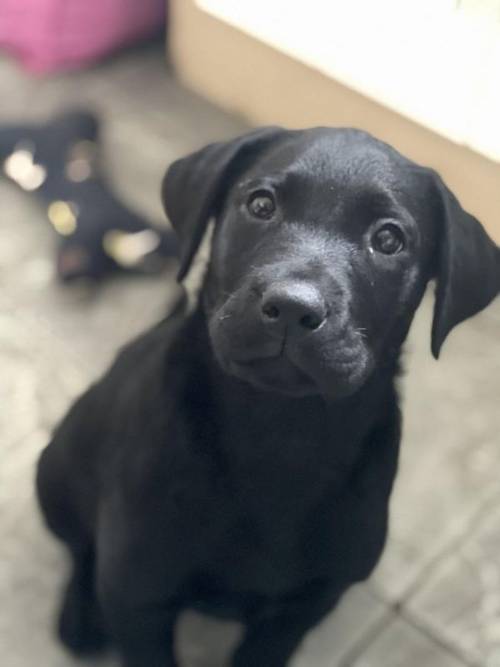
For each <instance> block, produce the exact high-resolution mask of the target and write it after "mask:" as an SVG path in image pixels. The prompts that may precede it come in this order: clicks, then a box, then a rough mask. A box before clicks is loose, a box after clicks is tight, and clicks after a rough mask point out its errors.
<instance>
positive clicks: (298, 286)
mask: <svg viewBox="0 0 500 667" xmlns="http://www.w3.org/2000/svg"><path fill="white" fill-rule="evenodd" d="M326 314H327V313H326V304H325V301H324V299H323V297H322V296H321V293H320V292H319V291H318V289H317V288H316V287H314V285H311V284H310V283H303V282H290V283H288V282H287V283H280V284H277V285H272V286H271V287H268V289H267V290H266V291H265V292H264V294H263V296H262V304H261V316H262V320H263V322H264V323H265V324H266V326H268V327H274V328H275V329H276V330H277V331H279V332H282V331H284V329H286V330H287V333H289V334H300V333H306V332H307V331H314V330H315V329H317V328H318V327H319V326H320V325H321V324H322V323H323V322H324V321H325V318H326Z"/></svg>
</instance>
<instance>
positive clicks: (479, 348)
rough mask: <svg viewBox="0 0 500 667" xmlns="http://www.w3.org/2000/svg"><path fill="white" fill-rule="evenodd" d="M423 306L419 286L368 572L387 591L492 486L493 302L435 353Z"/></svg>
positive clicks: (496, 450) (496, 370) (496, 373)
mask: <svg viewBox="0 0 500 667" xmlns="http://www.w3.org/2000/svg"><path fill="white" fill-rule="evenodd" d="M432 307H433V303H432V294H431V293H428V294H427V296H426V298H425V300H424V303H423V305H422V307H421V310H420V312H419V313H418V315H417V317H416V320H415V323H414V326H413V328H412V331H411V335H410V340H409V343H408V353H407V355H406V358H405V363H404V366H405V368H406V370H407V372H406V374H405V376H404V378H403V380H402V393H403V419H404V433H403V442H402V448H401V464H400V470H399V474H398V478H397V482H396V486H395V492H394V494H393V497H392V500H391V528H390V535H391V537H390V540H389V543H388V546H387V549H386V552H385V555H384V558H383V559H382V562H381V564H380V565H379V567H378V569H377V571H376V573H375V576H374V585H375V586H376V587H378V589H379V590H380V591H382V592H383V594H384V595H385V596H387V597H389V598H391V599H398V598H401V597H402V596H403V597H404V592H405V590H406V589H407V587H408V586H410V585H411V584H412V582H413V581H414V580H415V578H416V577H417V576H418V574H419V572H421V571H422V569H423V567H424V566H425V565H426V564H427V563H429V562H430V561H432V559H433V558H435V557H436V555H437V554H439V553H440V550H441V549H443V548H444V547H445V545H446V544H447V543H448V542H449V541H450V540H451V539H453V537H454V536H456V535H460V534H461V533H462V532H463V530H464V526H466V525H467V522H468V521H469V519H470V517H471V516H473V515H474V512H475V511H476V510H477V508H478V507H479V506H480V504H481V502H483V500H484V499H485V498H487V497H489V495H491V494H492V493H495V491H496V489H497V488H498V482H497V479H498V470H499V469H500V446H499V444H500V436H499V433H500V409H499V407H498V406H499V395H500V352H499V345H498V341H499V339H500V333H499V332H500V328H499V325H498V316H499V313H500V301H498V300H497V301H496V302H495V304H493V305H492V306H491V308H490V309H489V310H488V311H485V312H484V313H483V314H481V315H479V316H477V317H476V318H474V319H473V320H470V321H469V322H466V323H464V324H462V325H461V326H460V327H459V328H458V329H457V330H456V331H454V332H453V333H452V334H451V335H450V337H449V339H448V341H447V342H446V343H445V346H444V348H443V354H442V357H441V359H440V360H439V361H438V362H436V361H435V360H434V359H433V358H432V357H431V355H430V348H429V345H430V342H429V341H430V338H429V336H430V326H431V316H432Z"/></svg>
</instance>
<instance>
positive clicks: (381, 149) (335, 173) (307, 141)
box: [252, 128, 412, 187]
mask: <svg viewBox="0 0 500 667" xmlns="http://www.w3.org/2000/svg"><path fill="white" fill-rule="evenodd" d="M411 164H412V163H411V162H410V161H409V160H407V159H406V158H404V157H403V156H402V155H400V154H399V153H398V152H397V151H396V150H394V149H393V148H391V147H390V146H388V145H387V144H384V143H383V142H381V141H379V140H377V139H375V138H374V137H372V136H371V135H369V134H368V133H366V132H363V131H360V130H351V129H332V128H314V129H312V130H302V131H295V132H293V131H292V132H290V133H288V135H287V136H286V138H285V139H284V141H282V142H280V143H277V144H276V145H275V146H271V148H270V150H269V151H267V152H266V153H265V154H264V155H263V156H262V158H261V159H260V160H258V162H257V164H255V165H254V169H253V170H252V171H253V172H254V174H255V175H257V174H259V173H261V174H262V175H265V174H266V173H277V172H278V173H279V172H282V173H290V174H295V175H297V176H301V177H303V179H304V181H308V180H313V181H314V183H315V184H319V183H323V184H326V183H329V184H333V183H337V184H338V185H345V186H348V185H350V184H357V183H359V184H361V183H366V184H368V183H379V184H381V185H386V186H389V187H390V186H393V185H396V184H400V182H401V181H402V180H403V181H404V180H405V178H406V172H407V168H408V166H410V165H411Z"/></svg>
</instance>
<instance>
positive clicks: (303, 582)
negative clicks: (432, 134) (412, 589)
mask: <svg viewBox="0 0 500 667" xmlns="http://www.w3.org/2000/svg"><path fill="white" fill-rule="evenodd" d="M163 194H164V198H165V203H166V209H167V212H168V214H169V216H170V219H171V222H172V224H173V226H174V228H175V230H176V232H177V234H178V236H179V239H180V242H181V246H182V252H183V266H182V275H184V274H185V273H186V272H187V270H188V268H189V265H190V262H191V260H192V258H193V255H194V254H195V252H196V249H197V247H198V245H199V243H200V241H201V239H202V237H203V234H204V231H205V229H206V225H207V223H208V220H209V218H211V217H214V218H215V220H216V225H215V235H214V240H213V247H212V255H211V262H210V266H209V269H208V273H207V277H206V279H205V282H204V286H203V289H202V295H201V298H200V300H199V303H198V305H197V306H196V308H195V309H194V311H193V312H191V313H189V312H188V311H187V307H186V304H185V302H184V301H183V302H180V303H179V305H178V307H177V310H176V312H175V313H174V314H172V315H171V316H170V317H168V318H167V319H165V320H164V321H163V322H161V323H160V324H158V325H157V326H156V327H155V328H154V329H152V330H151V331H149V332H148V333H146V334H145V335H144V336H142V337H141V338H139V339H138V340H136V341H135V342H133V343H132V344H131V345H129V346H128V347H127V348H125V349H124V350H123V351H121V353H120V354H119V355H118V358H117V360H116V361H115V363H114V364H113V366H112V368H111V369H110V370H109V371H108V373H107V374H106V375H105V376H104V378H103V379H102V380H101V381H100V382H98V383H97V384H96V385H94V386H93V387H91V388H90V389H89V390H88V391H87V392H86V393H85V394H84V395H83V397H82V398H80V399H79V400H78V401H77V402H76V403H75V405H74V406H73V407H72V409H71V410H70V412H69V414H68V416H67V417H66V418H65V419H64V421H63V422H62V424H61V425H60V426H59V428H58V429H57V431H56V433H55V436H54V439H53V441H52V443H51V444H50V445H49V446H48V447H47V449H46V450H45V451H44V452H43V454H42V457H41V460H40V464H39V470H38V492H39V497H40V502H41V506H42V508H43V511H44V514H45V516H46V519H47V523H48V525H49V527H50V528H51V529H52V531H53V532H54V533H55V534H56V535H57V536H59V537H60V538H61V539H62V540H63V541H64V542H66V544H67V545H68V547H69V549H70V552H71V554H72V556H73V560H74V566H75V569H74V576H73V579H72V581H71V583H70V586H69V589H68V594H67V596H66V599H65V604H64V606H63V611H62V617H61V622H60V628H61V636H62V638H63V640H64V641H65V643H66V644H67V645H68V646H70V647H71V648H73V649H74V650H76V651H80V652H83V651H85V650H94V649H96V648H98V647H99V646H101V645H102V643H103V641H104V639H105V637H106V636H108V637H109V638H111V639H112V640H113V642H114V643H115V644H116V646H117V647H118V649H119V650H120V653H121V655H122V657H123V664H124V665H126V667H167V665H169V666H170V667H173V666H174V665H175V664H176V660H175V657H174V651H173V643H172V635H173V629H174V623H175V620H176V617H177V615H178V613H179V611H180V610H181V609H183V608H184V607H188V606H191V607H199V608H202V609H204V610H209V611H211V612H212V613H214V614H220V615H229V616H237V617H239V618H241V619H242V620H243V621H244V622H245V623H246V626H247V631H246V634H245V636H244V638H243V641H242V643H241V644H240V646H239V647H238V648H237V650H236V652H235V654H234V657H233V662H232V664H233V667H283V666H284V665H285V664H286V662H287V660H288V659H289V657H290V656H291V654H292V653H293V652H294V650H295V649H296V647H297V645H298V644H299V642H300V641H301V639H302V638H303V636H304V634H305V633H306V632H307V631H308V630H309V629H310V628H311V627H313V626H314V625H315V624H316V623H318V622H319V621H320V619H321V618H322V617H323V616H324V615H325V614H326V613H328V612H329V611H330V610H331V609H332V608H333V607H334V606H335V605H336V603H337V602H338V600H339V599H340V597H341V596H342V594H343V593H344V591H345V590H346V589H347V588H349V586H350V585H351V584H352V583H354V582H357V581H360V580H363V579H365V578H366V577H368V576H369V574H370V573H371V571H372V570H373V568H374V566H375V564H376V563H377V561H378V559H379V557H380V554H381V552H382V549H383V546H384V541H385V538H386V529H387V508H388V502H389V497H390V493H391V488H392V484H393V480H394V476H395V473H396V468H397V459H398V449H399V440H400V414H399V409H398V401H397V395H396V391H395V386H394V383H395V377H396V375H397V371H398V359H399V354H400V349H401V345H402V343H403V341H404V339H405V337H406V334H407V332H408V329H409V326H410V324H411V320H412V317H413V314H414V312H415V310H416V308H417V307H418V304H419V302H420V300H421V297H422V294H423V292H424V290H425V286H426V284H427V282H428V281H429V279H431V278H437V300H436V308H435V317H434V327H433V334H432V349H433V352H434V354H435V355H436V356H437V355H438V353H439V349H440V347H441V345H442V343H443V341H444V339H445V337H446V335H447V334H448V332H449V331H450V329H451V328H452V327H453V326H455V325H456V324H458V323H459V322H460V321H462V320H463V319H465V318H466V317H469V316H471V315H473V314H474V313H476V312H478V311H479V310H481V309H482V308H484V307H485V306H486V305H487V304H488V303H489V302H490V301H491V300H492V299H493V298H494V297H495V295H496V294H497V293H498V290H499V286H500V260H499V255H500V253H499V250H498V248H497V247H496V246H495V245H494V244H493V242H492V241H491V240H490V239H489V238H488V236H487V235H486V233H485V232H484V230H483V229H482V227H481V226H480V225H479V223H478V222H477V221H476V220H475V219H474V218H472V216H470V215H468V214H467V213H465V212H464V211H463V210H462V209H461V207H460V205H459V204H458V202H457V200H456V199H455V198H454V197H453V195H452V194H451V193H450V192H449V191H448V190H447V188H446V187H445V186H444V184H443V183H442V181H441V180H440V178H439V177H438V176H437V175H436V174H434V173H433V172H431V171H429V170H427V169H424V168H422V167H418V166H417V165H415V164H413V163H411V162H410V161H409V160H407V159H405V158H404V157H402V156H401V155H399V154H398V153H397V152H396V151H394V150H393V149H392V148H390V147H389V146H387V145H385V144H382V143H381V142H379V141H377V140H375V139H373V138H372V137H370V136H369V135H367V134H365V133H362V132H359V131H354V130H333V129H324V128H320V129H314V130H306V131H285V130H281V129H278V128H268V129H264V130H258V131H256V132H254V133H251V134H249V135H246V136H244V137H242V138H239V139H236V140H234V141H232V142H228V143H224V144H213V145H211V146H208V147H207V148H204V149H203V150H202V151H200V152H198V153H195V154H194V155H191V156H189V157H187V158H185V159H183V160H179V161H178V162H176V163H174V164H173V165H172V166H171V167H170V169H169V171H168V172H167V176H166V178H165V181H164V188H163ZM256 196H258V197H260V198H261V199H260V200H259V202H257V204H255V197H256ZM262 198H264V199H262ZM252 202H253V203H252ZM262 210H264V213H263V214H261V211H262ZM381 229H383V230H384V231H382V233H381V234H380V233H379V232H380V230H381ZM382 243H385V244H387V243H388V244H389V246H388V247H389V250H391V243H392V244H393V247H392V250H391V251H390V252H384V251H382V250H381V244H382ZM396 246H397V247H396ZM384 247H385V248H386V249H387V245H385V246H384Z"/></svg>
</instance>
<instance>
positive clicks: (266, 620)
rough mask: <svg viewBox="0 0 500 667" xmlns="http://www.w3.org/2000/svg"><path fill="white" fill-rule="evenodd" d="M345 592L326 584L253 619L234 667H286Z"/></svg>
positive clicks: (237, 650)
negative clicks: (310, 631) (299, 646)
mask: <svg viewBox="0 0 500 667" xmlns="http://www.w3.org/2000/svg"><path fill="white" fill-rule="evenodd" d="M342 592H343V591H339V590H338V589H334V588H333V587H332V586H330V585H328V584H326V583H323V584H321V585H317V586H316V585H315V586H314V587H312V588H311V589H310V590H309V591H308V592H306V593H305V594H302V595H300V596H297V597H296V598H293V599H288V600H286V601H284V602H283V603H281V604H280V605H279V606H277V607H276V608H275V609H273V610H272V611H270V612H268V613H265V614H262V615H259V616H257V617H255V618H254V619H250V620H249V623H248V625H247V631H246V633H245V636H244V638H243V641H242V643H241V644H240V646H239V647H238V648H237V649H236V652H235V654H234V656H233V660H232V663H231V664H232V667H256V666H257V665H258V666H259V667H285V665H286V664H287V662H288V660H289V659H290V657H291V656H292V654H293V653H294V652H295V650H296V648H297V647H298V645H299V644H300V642H301V641H302V639H303V637H304V635H305V634H306V633H307V632H308V630H310V629H311V628H313V627H314V626H315V625H316V624H317V623H319V621H320V620H321V619H322V618H323V617H324V616H325V615H326V614H327V613H328V612H329V611H331V610H332V609H333V608H334V607H335V605H336V604H337V602H338V601H339V599H340V597H341V595H342Z"/></svg>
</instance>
